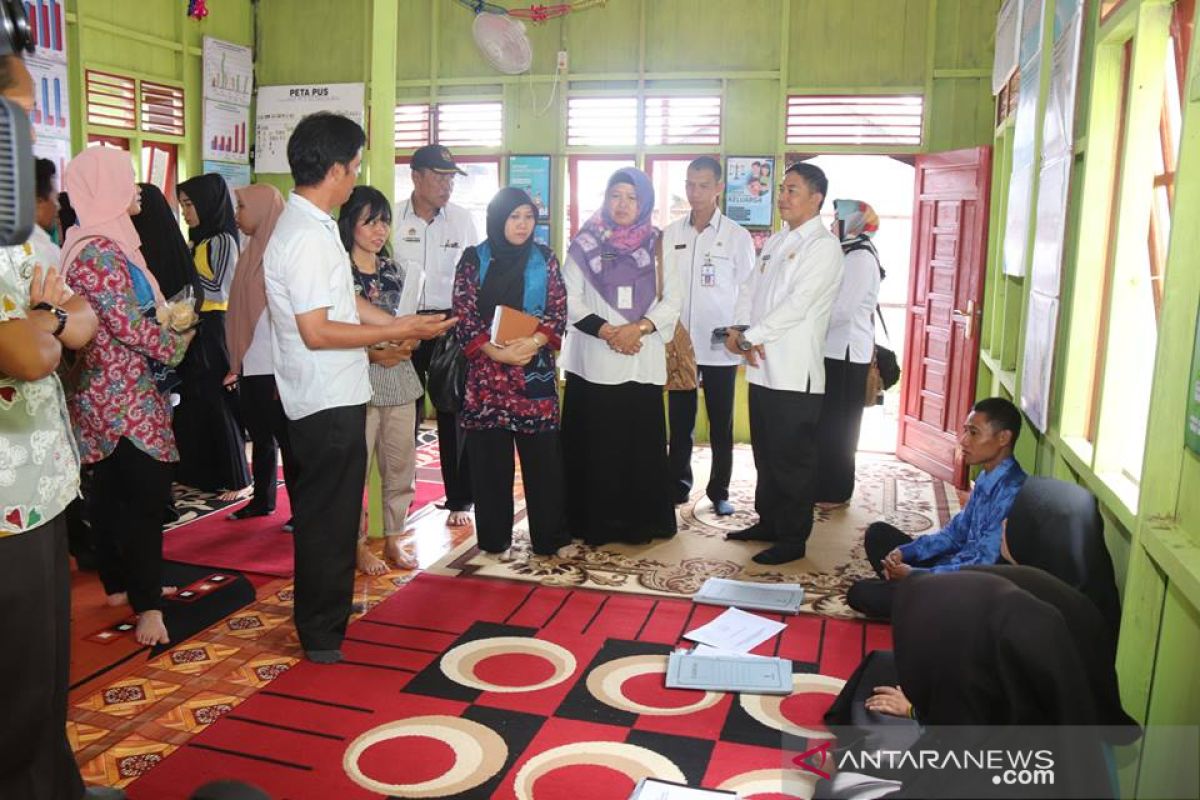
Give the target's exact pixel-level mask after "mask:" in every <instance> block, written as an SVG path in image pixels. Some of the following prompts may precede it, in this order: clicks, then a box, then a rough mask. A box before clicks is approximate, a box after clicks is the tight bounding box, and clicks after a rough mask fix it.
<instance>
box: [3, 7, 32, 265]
mask: <svg viewBox="0 0 1200 800" xmlns="http://www.w3.org/2000/svg"><path fill="white" fill-rule="evenodd" d="M32 52H33V37H32V36H31V35H30V33H29V19H28V18H27V17H26V16H25V6H24V4H23V3H21V2H20V0H0V58H4V59H7V58H9V57H12V56H17V57H20V56H21V54H22V53H32ZM34 183H35V175H34V168H33V135H32V130H31V128H30V124H29V117H28V116H27V115H26V113H25V110H24V109H22V108H21V107H20V106H18V105H17V104H16V103H13V102H12V101H10V100H8V99H7V98H3V97H0V246H8V245H14V244H21V243H22V242H24V241H25V240H26V239H28V238H29V233H30V231H32V230H33V206H34Z"/></svg>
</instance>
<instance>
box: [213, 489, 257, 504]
mask: <svg viewBox="0 0 1200 800" xmlns="http://www.w3.org/2000/svg"><path fill="white" fill-rule="evenodd" d="M253 493H254V490H253V489H251V488H250V487H249V486H247V487H246V488H245V489H227V490H226V491H224V492H221V493H220V494H218V495H217V499H218V500H220V501H221V502H222V503H232V502H234V501H235V500H244V499H246V498H247V497H249V496H250V495H251V494H253Z"/></svg>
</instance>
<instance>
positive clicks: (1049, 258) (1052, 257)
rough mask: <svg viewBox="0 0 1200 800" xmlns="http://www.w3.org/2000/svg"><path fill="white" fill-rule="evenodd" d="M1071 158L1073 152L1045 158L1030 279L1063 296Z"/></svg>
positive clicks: (1046, 291) (1047, 291)
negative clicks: (1063, 259) (1060, 291)
mask: <svg viewBox="0 0 1200 800" xmlns="http://www.w3.org/2000/svg"><path fill="white" fill-rule="evenodd" d="M1071 161H1072V157H1071V154H1070V153H1063V154H1062V155H1060V156H1057V157H1056V158H1053V159H1049V160H1045V161H1043V162H1042V170H1041V175H1040V176H1039V179H1038V200H1037V214H1036V215H1035V217H1034V236H1033V258H1032V259H1031V260H1030V264H1029V283H1030V287H1031V288H1032V289H1034V290H1036V291H1039V292H1041V293H1042V294H1044V295H1046V296H1048V297H1058V296H1059V286H1060V284H1061V282H1062V255H1063V239H1064V234H1065V231H1066V229H1067V201H1068V199H1069V197H1068V195H1069V192H1070V188H1071Z"/></svg>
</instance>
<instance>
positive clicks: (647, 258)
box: [568, 167, 659, 322]
mask: <svg viewBox="0 0 1200 800" xmlns="http://www.w3.org/2000/svg"><path fill="white" fill-rule="evenodd" d="M618 183H628V184H632V186H633V190H634V192H635V193H636V194H637V201H638V216H637V219H636V220H634V221H633V224H632V225H625V226H621V225H618V224H617V223H616V222H614V221H613V219H612V217H610V216H609V215H608V197H607V194H608V192H607V190H605V202H604V204H603V205H601V207H600V210H599V211H597V212H596V213H595V214H593V215H592V218H591V219H589V220H588V221H587V222H585V223H584V225H583V227H582V228H580V230H579V233H578V234H577V235H576V236H575V240H574V241H573V242H571V247H570V249H569V250H568V254H569V255H570V257H571V259H572V260H573V261H574V262H575V263H576V264H578V265H579V268H580V269H581V270H583V275H584V277H585V278H587V281H588V283H590V284H591V285H592V288H594V289H595V290H596V291H597V292H599V293H600V296H601V297H603V298H604V301H605V302H606V303H608V304H609V305H610V306H612V307H613V308H615V309H616V310H617V312H618V313H619V314H620V315H621V316H623V317H625V319H627V320H629V321H630V322H637V321H638V320H640V319H641V318H642V317H644V316H646V312H647V311H649V310H650V306H652V305H654V301H655V300H656V299H657V297H658V277H657V275H656V273H655V269H654V246H655V243H656V242H657V241H658V235H659V234H658V230H657V229H656V228H655V227H654V226H653V225H651V224H650V214H651V212H652V211H654V186H653V185H652V184H651V183H650V178H648V177H647V176H646V173H644V172H642V171H641V170H640V169H634V168H633V167H626V168H625V169H619V170H617V171H616V172H614V173H613V175H612V177H611V178H609V179H608V188H610V189H611V188H612V187H613V186H614V185H615V184H618ZM622 288H628V289H630V290H631V291H632V298H633V299H632V304H631V306H630V307H629V308H621V307H620V306H618V304H617V302H618V298H619V296H620V290H621V289H622Z"/></svg>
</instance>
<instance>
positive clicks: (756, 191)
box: [725, 156, 775, 228]
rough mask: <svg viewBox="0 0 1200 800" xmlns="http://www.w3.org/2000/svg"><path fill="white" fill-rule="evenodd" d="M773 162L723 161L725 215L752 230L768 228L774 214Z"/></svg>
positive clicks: (769, 159)
mask: <svg viewBox="0 0 1200 800" xmlns="http://www.w3.org/2000/svg"><path fill="white" fill-rule="evenodd" d="M774 187H775V159H774V158H772V157H770V156H745V157H740V156H734V157H730V158H728V159H726V160H725V215H726V216H727V217H729V218H730V219H731V220H733V221H734V222H737V223H740V224H741V225H745V226H746V227H753V228H769V227H771V219H772V217H773V215H774V211H775V203H774V198H775V188H774Z"/></svg>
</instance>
